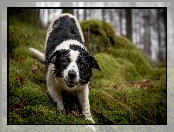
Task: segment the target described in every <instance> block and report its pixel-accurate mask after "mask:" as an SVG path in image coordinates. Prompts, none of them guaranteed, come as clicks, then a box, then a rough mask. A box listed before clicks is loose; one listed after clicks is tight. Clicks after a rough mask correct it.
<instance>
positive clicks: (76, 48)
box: [29, 13, 100, 123]
mask: <svg viewBox="0 0 174 132" xmlns="http://www.w3.org/2000/svg"><path fill="white" fill-rule="evenodd" d="M29 49H30V51H31V52H32V53H33V54H34V56H35V57H37V58H38V59H39V60H40V61H42V62H45V66H46V69H47V73H46V82H47V87H48V91H49V94H50V95H51V97H52V99H53V100H54V101H55V102H56V103H57V107H58V110H59V112H61V113H65V109H64V105H63V100H62V96H61V92H62V90H69V91H73V92H75V93H76V94H77V97H78V99H79V102H80V105H81V107H82V115H84V117H85V119H87V120H90V121H91V122H92V123H94V120H93V118H92V116H91V113H90V105H89V98H88V96H89V81H90V78H91V77H92V68H94V69H98V70H99V71H100V67H99V65H98V63H97V61H96V60H95V58H94V57H93V56H92V55H91V54H90V53H89V51H88V50H87V49H86V48H85V46H84V37H83V33H82V30H81V27H80V24H79V22H78V20H77V19H76V18H75V17H74V16H73V15H71V14H68V13H65V14H61V15H59V16H57V17H55V18H54V19H53V20H52V21H51V23H50V26H49V28H48V31H47V35H46V42H45V53H44V54H43V53H41V52H40V51H38V50H36V49H34V48H29Z"/></svg>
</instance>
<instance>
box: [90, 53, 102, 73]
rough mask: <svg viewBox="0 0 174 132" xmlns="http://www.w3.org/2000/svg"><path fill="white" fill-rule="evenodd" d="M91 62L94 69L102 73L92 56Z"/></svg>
mask: <svg viewBox="0 0 174 132" xmlns="http://www.w3.org/2000/svg"><path fill="white" fill-rule="evenodd" d="M90 61H91V63H92V68H94V69H98V70H99V71H101V70H100V67H99V65H98V63H97V61H96V59H95V58H94V57H93V56H90Z"/></svg>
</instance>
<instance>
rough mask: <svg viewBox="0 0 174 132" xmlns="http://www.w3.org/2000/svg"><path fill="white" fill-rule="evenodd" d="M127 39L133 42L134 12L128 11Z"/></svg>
mask: <svg viewBox="0 0 174 132" xmlns="http://www.w3.org/2000/svg"><path fill="white" fill-rule="evenodd" d="M126 31H127V35H126V37H127V38H128V39H130V40H131V41H132V10H131V9H126Z"/></svg>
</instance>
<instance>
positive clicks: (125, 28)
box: [35, 2, 174, 64]
mask: <svg viewBox="0 0 174 132" xmlns="http://www.w3.org/2000/svg"><path fill="white" fill-rule="evenodd" d="M94 5H95V6H96V7H113V8H108V9H107V8H104V9H99V8H98V9H87V7H92V6H94ZM35 6H37V7H66V6H68V7H86V8H85V9H66V8H65V9H63V10H62V9H40V10H38V12H39V17H40V20H41V22H42V25H44V26H45V27H47V26H48V25H49V22H50V21H51V20H52V18H53V17H54V16H56V15H58V14H60V13H62V12H69V13H71V14H73V15H75V16H76V17H77V19H78V20H79V21H82V20H89V19H100V20H105V21H107V22H109V23H111V24H112V26H113V27H114V29H115V31H116V33H117V34H118V35H121V36H124V37H127V38H128V39H130V40H131V41H132V42H133V43H134V44H135V45H137V47H139V48H140V49H142V50H143V51H144V52H145V53H146V54H147V55H148V57H149V58H150V59H152V60H154V61H156V62H159V63H163V64H165V63H166V47H167V43H166V39H167V10H166V9H165V8H160V7H167V6H171V7H172V9H173V6H172V5H171V4H170V5H168V4H167V3H166V4H165V5H163V4H162V3H155V2H154V3H151V4H150V5H148V4H147V5H144V4H143V3H141V2H140V3H139V2H126V3H120V2H100V3H96V2H92V3H91V2H85V3H84V2H62V3H61V2H36V3H35ZM114 6H115V7H116V6H118V7H124V6H127V7H129V6H130V7H140V6H146V7H150V6H152V7H158V8H156V9H155V8H147V9H146V8H142V9H138V8H137V9H136V8H134V9H129V8H127V9H124V8H122V9H121V8H115V7H114ZM168 13H169V12H168ZM171 14H172V16H173V12H171ZM168 23H170V22H168ZM171 24H172V23H171ZM170 30H171V31H169V32H170V33H171V34H172V32H173V30H172V28H171V29H170ZM171 36H172V35H171ZM168 41H169V43H170V48H169V51H168V52H169V54H168V59H170V60H171V61H173V59H174V57H173V56H174V54H173V52H172V49H174V46H173V45H172V42H173V37H171V39H168Z"/></svg>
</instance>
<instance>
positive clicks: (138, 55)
mask: <svg viewBox="0 0 174 132" xmlns="http://www.w3.org/2000/svg"><path fill="white" fill-rule="evenodd" d="M81 26H82V29H83V32H84V34H85V40H86V44H87V47H88V48H89V50H90V51H91V52H92V53H93V54H94V55H95V58H96V60H97V61H98V63H99V65H100V68H101V70H102V71H101V72H99V71H97V70H94V71H93V73H94V75H93V78H92V79H91V83H90V95H89V96H90V97H89V98H90V105H91V112H92V116H93V118H94V120H95V122H96V124H166V123H167V120H166V118H167V114H166V70H165V67H164V68H157V67H156V66H154V65H153V64H152V62H150V61H149V60H148V58H147V57H146V56H145V55H144V54H143V53H142V52H141V51H140V50H139V49H137V48H136V47H135V46H134V44H132V43H131V42H130V41H129V40H127V39H126V38H124V37H120V36H116V35H115V32H114V30H113V29H112V27H111V26H110V25H109V24H107V23H104V22H101V21H98V20H92V21H85V22H82V23H81ZM9 35H10V36H9V51H10V52H9V89H8V99H9V102H8V110H9V124H88V123H90V122H88V121H86V120H84V119H83V117H82V116H81V114H80V106H79V103H78V100H77V97H76V95H75V94H70V93H67V92H64V93H63V95H64V96H63V97H64V98H63V99H64V103H65V107H66V110H67V111H68V113H69V114H68V115H63V114H60V113H59V112H58V110H57V108H56V104H55V103H54V102H53V101H52V99H51V98H50V96H49V94H48V91H47V88H46V82H45V67H44V64H42V63H41V62H39V61H38V60H37V59H35V58H33V56H32V54H31V53H30V52H29V50H28V47H34V48H36V49H39V50H40V51H43V50H44V43H45V42H44V41H45V35H46V29H44V28H42V27H40V26H37V25H34V24H29V23H27V22H25V21H23V22H21V21H18V20H14V19H13V20H11V23H10V26H9ZM94 38H95V39H94Z"/></svg>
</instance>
